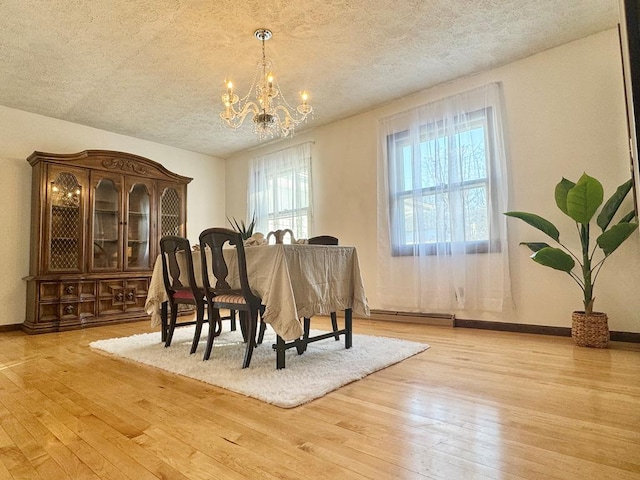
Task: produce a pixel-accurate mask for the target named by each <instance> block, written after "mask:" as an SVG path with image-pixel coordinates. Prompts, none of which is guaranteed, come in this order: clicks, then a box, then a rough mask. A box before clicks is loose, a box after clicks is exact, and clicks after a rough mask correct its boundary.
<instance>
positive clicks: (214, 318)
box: [202, 306, 222, 360]
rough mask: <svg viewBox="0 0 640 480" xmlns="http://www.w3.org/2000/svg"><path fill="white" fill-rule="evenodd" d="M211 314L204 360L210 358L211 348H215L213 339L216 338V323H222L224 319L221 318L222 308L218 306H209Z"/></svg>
mask: <svg viewBox="0 0 640 480" xmlns="http://www.w3.org/2000/svg"><path fill="white" fill-rule="evenodd" d="M208 314H209V335H208V336H207V348H205V350H204V356H203V357H202V360H209V357H211V350H213V339H214V338H216V335H214V332H215V330H216V325H220V324H221V323H222V321H221V320H220V310H218V309H217V308H213V307H211V306H209V310H208Z"/></svg>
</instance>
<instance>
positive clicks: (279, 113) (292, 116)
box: [220, 28, 313, 140]
mask: <svg viewBox="0 0 640 480" xmlns="http://www.w3.org/2000/svg"><path fill="white" fill-rule="evenodd" d="M253 35H254V36H255V37H256V38H257V39H258V40H260V41H261V42H262V61H259V62H258V64H257V67H256V73H255V76H254V77H253V82H252V84H251V88H250V89H249V91H248V92H247V94H246V95H245V96H244V97H243V98H239V97H238V95H236V94H235V93H234V91H233V83H232V82H230V81H228V80H225V83H226V86H227V92H226V93H223V94H222V104H223V105H224V110H223V111H222V112H220V118H221V119H222V120H224V122H225V123H226V125H228V126H229V127H231V128H233V129H234V130H235V129H238V128H240V127H241V126H242V124H243V122H244V119H245V118H246V117H247V115H249V114H251V116H252V118H253V129H254V132H255V133H256V135H258V137H259V138H260V140H264V139H267V138H273V137H274V136H281V137H288V136H290V135H293V132H294V130H295V127H296V125H298V124H300V123H301V122H304V121H306V119H307V117H308V116H309V114H310V113H312V112H313V107H312V106H311V105H309V104H308V103H307V100H308V95H307V92H302V93H301V95H300V96H301V99H302V103H301V104H300V105H298V106H297V107H296V108H294V107H292V106H291V105H290V104H289V103H288V102H287V100H286V99H285V98H284V95H283V94H282V91H281V90H280V86H279V85H278V83H277V81H276V79H275V77H274V75H273V72H272V65H271V62H270V61H267V59H266V57H265V53H264V42H265V41H267V40H269V39H270V38H271V37H272V33H271V30H267V29H265V28H261V29H259V30H256V31H255V32H254V34H253ZM252 93H253V94H254V98H251V94H252Z"/></svg>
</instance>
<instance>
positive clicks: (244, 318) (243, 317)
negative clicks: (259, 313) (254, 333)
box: [238, 310, 248, 343]
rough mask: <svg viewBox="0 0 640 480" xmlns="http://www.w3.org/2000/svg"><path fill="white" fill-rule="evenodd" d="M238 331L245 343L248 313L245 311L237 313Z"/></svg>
mask: <svg viewBox="0 0 640 480" xmlns="http://www.w3.org/2000/svg"><path fill="white" fill-rule="evenodd" d="M238 313H239V317H240V319H239V321H240V331H241V332H242V340H243V341H244V342H245V343H246V342H247V317H248V313H247V312H245V311H242V310H241V311H239V312H238Z"/></svg>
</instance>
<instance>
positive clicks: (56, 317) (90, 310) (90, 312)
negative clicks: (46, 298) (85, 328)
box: [38, 300, 96, 323]
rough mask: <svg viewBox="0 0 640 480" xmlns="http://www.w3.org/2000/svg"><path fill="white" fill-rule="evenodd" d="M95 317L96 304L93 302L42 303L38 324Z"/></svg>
mask: <svg viewBox="0 0 640 480" xmlns="http://www.w3.org/2000/svg"><path fill="white" fill-rule="evenodd" d="M95 315H96V302H95V301H93V300H89V301H85V302H78V301H75V302H74V301H62V302H59V303H41V304H40V305H39V309H38V322H40V323H42V322H59V321H61V320H62V321H75V320H86V319H90V318H93V317H95Z"/></svg>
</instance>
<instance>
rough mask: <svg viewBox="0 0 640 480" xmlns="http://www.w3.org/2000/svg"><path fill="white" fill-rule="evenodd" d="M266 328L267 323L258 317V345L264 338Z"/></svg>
mask: <svg viewBox="0 0 640 480" xmlns="http://www.w3.org/2000/svg"><path fill="white" fill-rule="evenodd" d="M266 330H267V324H266V323H264V320H262V319H260V332H259V333H258V345H260V344H261V343H262V341H263V340H264V332H265V331H266Z"/></svg>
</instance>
